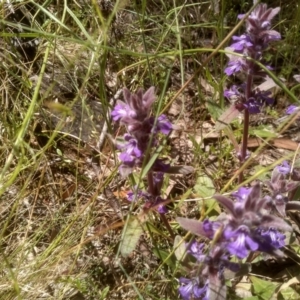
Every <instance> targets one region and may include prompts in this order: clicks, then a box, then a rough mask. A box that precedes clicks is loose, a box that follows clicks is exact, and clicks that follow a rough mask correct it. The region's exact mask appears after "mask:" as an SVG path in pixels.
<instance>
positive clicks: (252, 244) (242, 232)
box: [224, 225, 259, 259]
mask: <svg viewBox="0 0 300 300" xmlns="http://www.w3.org/2000/svg"><path fill="white" fill-rule="evenodd" d="M224 237H225V238H226V239H227V240H228V241H229V242H228V243H226V248H227V250H228V251H229V253H231V254H232V255H235V256H237V257H238V258H240V259H242V258H245V257H247V256H248V253H249V251H255V250H257V249H258V246H259V245H258V243H257V242H256V241H255V240H254V239H253V238H252V233H251V230H250V229H249V228H248V227H247V226H244V225H241V226H239V227H238V229H236V230H234V231H230V230H228V228H227V230H225V231H224Z"/></svg>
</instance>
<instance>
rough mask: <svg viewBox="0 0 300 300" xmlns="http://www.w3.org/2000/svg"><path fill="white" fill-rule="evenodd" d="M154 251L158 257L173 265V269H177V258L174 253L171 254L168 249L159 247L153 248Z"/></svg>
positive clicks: (170, 265)
mask: <svg viewBox="0 0 300 300" xmlns="http://www.w3.org/2000/svg"><path fill="white" fill-rule="evenodd" d="M153 253H154V255H155V256H156V257H158V258H159V259H161V260H162V261H163V263H165V264H167V265H168V266H169V267H172V269H175V267H176V259H175V256H174V255H172V254H170V253H169V252H167V251H164V250H161V249H157V248H154V249H153Z"/></svg>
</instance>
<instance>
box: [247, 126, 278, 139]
mask: <svg viewBox="0 0 300 300" xmlns="http://www.w3.org/2000/svg"><path fill="white" fill-rule="evenodd" d="M251 133H253V135H255V136H257V137H260V138H275V137H277V136H278V134H277V133H275V132H272V131H270V130H268V129H267V128H264V129H254V130H251Z"/></svg>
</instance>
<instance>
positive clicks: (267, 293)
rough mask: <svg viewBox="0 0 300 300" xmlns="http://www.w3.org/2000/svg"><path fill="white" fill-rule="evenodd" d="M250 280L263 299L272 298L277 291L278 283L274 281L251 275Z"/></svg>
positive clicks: (268, 299)
mask: <svg viewBox="0 0 300 300" xmlns="http://www.w3.org/2000/svg"><path fill="white" fill-rule="evenodd" d="M250 280H251V282H252V284H253V289H254V292H255V294H256V295H257V296H259V298H260V299H262V300H270V299H272V296H273V295H274V293H275V290H276V288H277V285H275V284H273V283H272V282H269V281H266V280H262V279H260V278H258V277H255V276H250Z"/></svg>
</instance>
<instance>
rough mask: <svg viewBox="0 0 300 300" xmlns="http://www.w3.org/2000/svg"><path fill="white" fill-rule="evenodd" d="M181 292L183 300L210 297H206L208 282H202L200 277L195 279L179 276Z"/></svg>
mask: <svg viewBox="0 0 300 300" xmlns="http://www.w3.org/2000/svg"><path fill="white" fill-rule="evenodd" d="M179 283H180V284H181V286H180V287H179V294H180V296H181V297H182V299H183V300H192V299H193V300H198V299H199V300H200V299H207V300H208V299H209V298H208V297H206V294H207V290H208V289H207V287H208V284H207V283H205V284H202V285H201V284H200V280H199V277H195V278H193V279H188V278H184V277H181V278H179Z"/></svg>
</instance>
